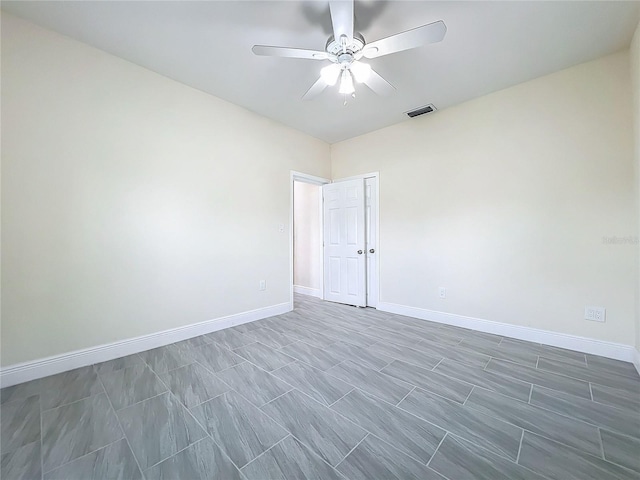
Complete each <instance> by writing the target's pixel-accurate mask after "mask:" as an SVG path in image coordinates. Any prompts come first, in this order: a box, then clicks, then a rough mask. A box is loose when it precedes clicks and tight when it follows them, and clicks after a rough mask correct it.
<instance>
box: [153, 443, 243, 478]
mask: <svg viewBox="0 0 640 480" xmlns="http://www.w3.org/2000/svg"><path fill="white" fill-rule="evenodd" d="M210 438H211V437H209V435H205V436H204V437H202V438H201V439H199V440H196V441H195V442H193V443H191V444H189V445H187V446H186V447H184V448H181V449H180V450H178V451H177V452H176V453H174V454H172V455H169V456H168V457H167V458H163V459H162V460H160V461H159V462H156V463H154V464H153V465H149V466H148V467H147V468H146V470H145V471H144V472H142V473H143V475H144V473H145V472H148V471H149V470H151V469H152V468H153V467H157V466H158V465H160V464H161V463H162V462H166V461H167V460H171V459H172V458H173V457H175V456H176V455H179V454H180V453H182V452H184V451H185V450H186V449H188V448H190V447H193V446H194V445H197V444H198V443H200V442H202V441H204V440H208V439H210ZM211 440H213V439H211ZM214 443H215V442H214ZM216 445H217V444H216ZM234 467H236V468H238V467H237V466H236V465H235V464H234ZM145 476H146V475H145Z"/></svg>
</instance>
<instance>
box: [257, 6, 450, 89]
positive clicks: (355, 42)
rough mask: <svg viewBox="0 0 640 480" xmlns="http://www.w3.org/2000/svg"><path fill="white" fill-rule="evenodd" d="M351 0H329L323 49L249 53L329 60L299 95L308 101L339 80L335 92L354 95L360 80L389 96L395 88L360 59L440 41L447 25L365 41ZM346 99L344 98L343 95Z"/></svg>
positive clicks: (260, 47) (262, 47) (431, 25)
mask: <svg viewBox="0 0 640 480" xmlns="http://www.w3.org/2000/svg"><path fill="white" fill-rule="evenodd" d="M353 4H354V0H331V1H330V2H329V11H330V13H331V23H332V24H333V35H332V36H330V37H329V39H328V40H327V44H326V46H325V49H324V51H320V50H306V49H301V48H289V47H275V46H268V45H254V46H253V48H252V51H253V53H255V54H256V55H264V56H270V57H288V58H305V59H309V60H329V61H330V62H331V64H330V65H327V66H326V67H324V68H323V69H322V70H321V71H320V78H319V79H318V80H317V81H316V83H314V84H313V85H312V86H311V88H309V90H307V93H305V94H304V96H303V97H302V98H303V99H304V100H310V99H312V98H314V97H316V96H318V95H320V93H322V92H323V91H324V89H325V88H327V87H329V86H333V85H335V84H336V83H337V82H338V79H340V87H339V92H340V93H341V94H344V95H345V96H346V95H352V96H355V87H354V85H353V80H354V79H355V80H356V82H358V83H364V84H365V85H367V86H368V87H369V88H370V89H371V90H373V91H374V92H375V93H377V94H378V95H390V94H391V93H392V92H393V91H394V90H395V88H394V87H393V85H391V84H390V83H389V82H387V81H386V80H385V79H384V78H382V77H381V76H380V75H379V74H378V73H376V72H375V70H373V69H372V68H371V66H370V65H369V64H367V63H364V62H361V61H360V60H361V59H362V58H363V57H364V58H377V57H382V56H383V55H389V54H391V53H396V52H401V51H403V50H409V49H411V48H416V47H421V46H423V45H427V44H430V43H437V42H440V41H441V40H442V39H443V38H444V35H445V33H446V32H447V27H446V25H445V24H444V22H443V21H442V20H439V21H437V22H433V23H429V24H427V25H422V26H421V27H417V28H414V29H412V30H407V31H406V32H402V33H398V34H396V35H391V36H390V37H387V38H383V39H381V40H377V41H375V42H371V43H367V42H366V41H365V39H364V37H363V36H362V34H360V33H358V32H355V31H354V27H353V25H354V15H353ZM345 98H346V97H345Z"/></svg>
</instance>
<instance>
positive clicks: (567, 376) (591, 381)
mask: <svg viewBox="0 0 640 480" xmlns="http://www.w3.org/2000/svg"><path fill="white" fill-rule="evenodd" d="M538 370H539V371H541V372H544V373H549V374H551V375H558V376H560V377H564V378H570V379H571V380H577V381H579V382H583V383H594V384H596V385H599V386H601V387H607V388H612V389H614V390H623V391H625V392H626V391H627V390H626V389H625V388H621V387H613V386H611V385H604V384H602V383H598V382H594V381H593V380H585V379H583V378H577V377H572V376H571V375H565V374H564V373H558V372H554V371H553V370H545V369H544V368H540V369H538ZM605 375H606V374H605ZM613 375H615V376H617V377H623V378H629V377H625V376H624V375H618V374H615V373H614V374H613ZM638 384H640V382H638ZM633 393H636V394H637V395H640V391H638V392H633Z"/></svg>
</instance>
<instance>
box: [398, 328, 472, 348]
mask: <svg viewBox="0 0 640 480" xmlns="http://www.w3.org/2000/svg"><path fill="white" fill-rule="evenodd" d="M401 332H402V333H403V334H404V335H410V336H412V337H415V338H417V339H420V340H427V341H431V342H438V343H440V344H442V345H458V344H459V343H460V342H461V341H462V336H457V335H455V334H454V333H449V332H445V331H443V330H441V329H428V330H426V329H422V328H420V327H404V328H402V330H401Z"/></svg>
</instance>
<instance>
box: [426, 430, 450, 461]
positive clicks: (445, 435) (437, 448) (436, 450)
mask: <svg viewBox="0 0 640 480" xmlns="http://www.w3.org/2000/svg"><path fill="white" fill-rule="evenodd" d="M445 432H446V430H445ZM447 435H449V432H446V433H445V434H444V437H442V439H441V440H440V443H438V446H437V447H436V449H435V450H434V451H433V455H431V458H430V459H429V461H428V462H427V463H426V465H427V467H428V466H429V464H430V463H431V460H433V457H435V456H436V453H438V450H439V449H440V446H441V445H442V443H443V442H444V439H445V438H447Z"/></svg>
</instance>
